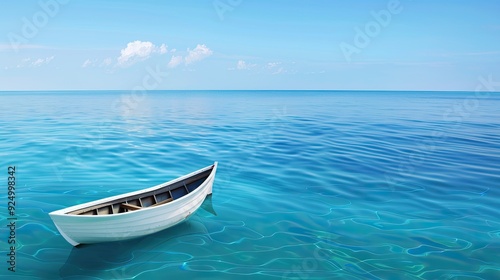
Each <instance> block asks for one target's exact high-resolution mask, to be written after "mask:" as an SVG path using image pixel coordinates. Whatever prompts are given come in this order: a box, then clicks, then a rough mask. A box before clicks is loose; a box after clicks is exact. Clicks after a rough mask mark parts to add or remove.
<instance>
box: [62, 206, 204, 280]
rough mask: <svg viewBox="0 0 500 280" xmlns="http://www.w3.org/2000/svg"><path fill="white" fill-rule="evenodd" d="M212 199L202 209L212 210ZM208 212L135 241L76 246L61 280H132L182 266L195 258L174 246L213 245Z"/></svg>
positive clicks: (63, 268)
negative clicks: (150, 271)
mask: <svg viewBox="0 0 500 280" xmlns="http://www.w3.org/2000/svg"><path fill="white" fill-rule="evenodd" d="M211 198H212V197H211V196H209V197H208V198H207V199H206V200H205V201H204V202H203V205H202V206H201V207H200V208H201V209H204V210H206V211H207V212H210V209H212V211H213V207H212V199H211ZM207 212H205V211H202V212H197V213H198V214H197V215H196V216H194V217H193V218H191V219H189V220H188V221H186V222H184V223H181V224H178V225H176V226H174V227H171V228H169V229H166V230H164V231H161V232H157V233H155V234H151V235H148V236H143V237H139V238H137V239H133V240H124V241H118V242H109V243H99V244H92V245H85V244H83V245H80V246H78V247H74V248H72V250H71V253H70V254H69V256H68V258H67V260H66V263H65V264H64V265H63V266H62V267H61V268H60V269H59V274H60V277H61V278H62V279H81V278H85V279H87V278H89V279H90V278H92V279H93V277H95V278H96V279H133V278H134V277H135V276H136V275H137V274H140V273H142V272H144V270H145V268H146V267H147V266H148V265H150V266H152V267H151V269H155V268H158V267H160V266H176V267H179V266H181V265H182V263H183V262H185V261H189V260H190V259H192V256H191V255H189V254H187V253H186V254H183V253H180V252H179V251H176V252H171V250H172V247H176V246H177V248H179V244H181V243H182V240H186V239H187V240H191V241H193V240H196V242H206V241H208V242H210V240H211V237H210V233H209V231H208V230H207V227H206V226H205V223H204V217H209V216H211V214H209V213H207ZM210 213H212V214H213V212H210Z"/></svg>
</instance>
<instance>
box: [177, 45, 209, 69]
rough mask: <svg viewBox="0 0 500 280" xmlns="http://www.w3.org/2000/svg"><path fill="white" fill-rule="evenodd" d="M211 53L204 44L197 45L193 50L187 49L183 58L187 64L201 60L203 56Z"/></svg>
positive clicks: (205, 56)
mask: <svg viewBox="0 0 500 280" xmlns="http://www.w3.org/2000/svg"><path fill="white" fill-rule="evenodd" d="M212 54H213V52H212V50H210V49H209V48H208V47H207V46H205V45H199V44H198V45H197V46H196V48H194V50H189V49H188V55H187V56H186V58H185V59H184V60H185V62H186V65H187V64H191V63H193V62H196V61H199V60H202V59H204V58H207V57H209V56H211V55H212Z"/></svg>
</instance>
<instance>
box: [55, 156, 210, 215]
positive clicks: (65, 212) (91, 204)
mask: <svg viewBox="0 0 500 280" xmlns="http://www.w3.org/2000/svg"><path fill="white" fill-rule="evenodd" d="M210 169H211V171H210V174H209V175H208V176H207V178H206V179H205V180H204V181H203V183H202V184H201V185H200V186H198V187H197V188H196V189H195V190H193V191H192V192H190V193H187V194H186V195H184V196H182V197H179V198H177V199H175V200H173V201H171V202H169V203H165V204H162V205H158V206H154V207H151V206H153V205H151V206H149V207H142V208H141V209H139V210H136V211H128V212H122V213H114V214H109V215H79V214H71V213H70V212H74V211H78V210H82V209H85V208H90V207H97V206H100V204H106V203H110V202H113V201H114V200H119V199H123V198H127V197H133V196H137V195H141V194H144V193H148V192H154V191H156V190H159V189H161V188H165V187H168V186H170V185H173V184H176V183H178V182H181V181H183V180H186V179H188V178H191V177H194V176H196V175H199V174H201V173H203V172H206V171H208V170H210ZM216 170H217V162H214V163H213V164H212V165H209V166H207V167H204V168H202V169H199V170H196V171H193V172H191V173H189V174H186V175H183V176H181V177H178V178H175V179H172V180H170V181H168V182H164V183H161V184H159V185H156V186H152V187H149V188H146V189H141V190H137V191H132V192H128V193H124V194H119V195H115V196H110V197H105V198H101V199H98V200H93V201H89V202H85V203H81V204H77V205H73V206H70V207H66V208H63V209H60V210H56V211H52V212H50V213H49V215H50V216H59V217H71V218H75V219H99V218H103V219H104V218H106V217H116V216H118V215H126V214H134V213H140V212H143V211H145V210H152V209H161V208H164V207H166V206H168V207H172V206H173V205H175V204H178V203H180V202H182V201H183V200H185V199H186V198H188V197H189V198H190V197H192V196H193V195H195V194H196V193H197V191H198V190H201V189H203V188H204V187H206V184H207V182H209V181H210V180H211V179H212V178H213V177H214V174H215V172H216ZM104 206H105V205H103V207H104ZM97 208H98V207H97Z"/></svg>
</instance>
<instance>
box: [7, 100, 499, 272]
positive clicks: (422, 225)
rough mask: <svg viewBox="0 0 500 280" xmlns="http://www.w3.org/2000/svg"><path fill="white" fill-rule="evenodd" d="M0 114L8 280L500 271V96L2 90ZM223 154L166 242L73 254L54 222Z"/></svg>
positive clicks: (159, 237)
mask: <svg viewBox="0 0 500 280" xmlns="http://www.w3.org/2000/svg"><path fill="white" fill-rule="evenodd" d="M0 112H1V115H0V116H1V117H0V127H1V130H0V139H1V142H0V170H1V173H0V174H1V175H0V178H1V181H3V182H4V183H2V185H3V186H4V187H3V188H4V190H3V191H2V196H1V197H2V200H1V204H2V207H1V208H0V209H1V210H0V217H1V225H2V228H3V230H2V231H1V232H2V234H1V238H0V242H1V243H0V248H1V250H2V254H1V255H2V256H3V257H1V258H2V261H1V262H0V263H1V264H2V265H1V266H2V267H1V270H0V271H1V272H0V276H10V277H13V276H15V279H37V278H38V279H57V278H63V279H160V278H161V279H164V278H169V279H237V278H245V279H332V278H337V279H499V278H500V259H499V258H498V252H499V251H500V207H499V206H500V204H499V202H498V201H499V199H500V190H499V187H500V186H499V184H500V164H499V163H500V134H499V132H500V95H499V94H495V93H488V94H481V95H475V94H474V93H473V92H460V93H458V92H447V93H436V92H326V91H324V92H321V91H292V92H291V91H278V92H273V91H263V92H259V91H224V92H216V91H209V92H202V91H196V92H189V91H185V92H184V91H180V92H175V91H167V92H162V91H158V92H149V93H147V94H146V95H139V94H136V95H132V94H131V93H130V92H87V91H80V92H14V93H13V92H3V93H0ZM213 161H219V170H218V174H217V176H216V181H215V184H214V194H213V196H212V199H211V200H209V201H206V202H205V204H204V205H203V209H200V210H199V211H198V212H196V214H195V215H193V216H192V217H191V218H190V219H189V220H188V221H187V222H185V223H182V224H180V225H178V226H176V227H174V228H171V229H167V230H165V231H162V232H159V233H157V234H154V235H151V236H147V237H143V238H140V239H136V240H132V241H125V242H117V243H108V244H99V245H89V246H83V247H81V248H73V247H71V246H70V245H69V244H68V243H66V241H65V240H64V239H63V238H62V237H61V236H60V235H59V233H58V231H57V230H56V228H55V226H54V225H53V223H52V222H51V220H50V218H49V216H48V213H49V212H51V211H54V210H57V209H61V208H63V207H67V206H71V205H74V204H78V203H83V202H87V201H91V200H94V199H98V198H103V197H107V196H110V195H115V194H120V193H124V192H128V191H133V190H137V189H141V188H145V187H149V186H152V185H156V184H159V183H162V182H164V181H167V180H170V179H173V178H176V177H178V176H181V175H184V174H186V173H189V172H191V171H194V170H197V169H199V168H202V167H204V166H207V165H210V164H212V163H213ZM9 165H15V167H16V171H17V172H16V180H17V189H16V210H15V211H16V213H15V214H16V216H17V217H18V220H17V221H16V225H17V232H16V242H17V251H16V252H17V255H16V272H15V274H13V273H12V272H10V271H8V270H7V268H8V266H9V265H8V263H7V262H6V260H7V256H6V253H7V250H8V246H7V244H6V243H7V240H8V239H7V236H8V234H9V233H8V231H7V230H6V225H7V224H8V222H7V217H8V213H7V209H6V208H7V207H6V206H7V198H6V194H7V187H6V182H7V176H8V175H7V167H8V166H9ZM211 208H213V210H214V211H215V214H216V215H214V213H212V212H213V211H212V210H211ZM132 227H133V225H132ZM10 279H14V278H10Z"/></svg>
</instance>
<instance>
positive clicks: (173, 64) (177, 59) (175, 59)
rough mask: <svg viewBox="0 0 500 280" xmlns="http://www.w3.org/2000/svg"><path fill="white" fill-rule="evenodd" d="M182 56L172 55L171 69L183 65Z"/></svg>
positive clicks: (169, 65) (169, 64)
mask: <svg viewBox="0 0 500 280" xmlns="http://www.w3.org/2000/svg"><path fill="white" fill-rule="evenodd" d="M182 60H183V58H182V56H181V55H172V58H171V59H170V62H169V63H168V65H167V66H168V67H169V68H175V67H177V66H179V64H181V63H182Z"/></svg>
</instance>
